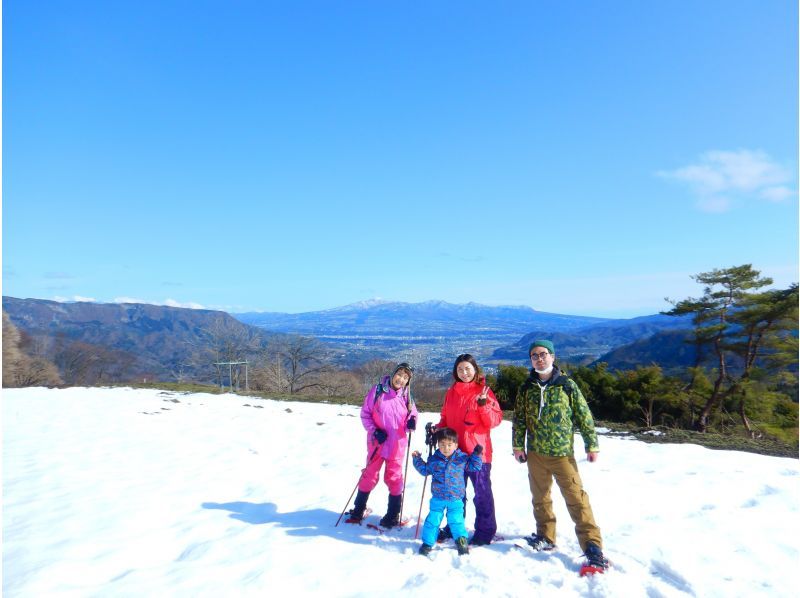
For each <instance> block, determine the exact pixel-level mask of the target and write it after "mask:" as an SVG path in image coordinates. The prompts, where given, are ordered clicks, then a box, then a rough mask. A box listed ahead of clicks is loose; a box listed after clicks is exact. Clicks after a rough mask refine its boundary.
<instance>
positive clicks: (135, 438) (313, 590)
mask: <svg viewBox="0 0 800 598" xmlns="http://www.w3.org/2000/svg"><path fill="white" fill-rule="evenodd" d="M2 404H3V405H2V417H3V595H4V596H8V597H12V596H23V597H28V596H137V597H139V596H152V595H161V596H224V595H229V596H232V595H266V594H268V593H269V594H270V595H293V596H308V595H316V594H325V595H327V596H359V595H368V594H371V593H374V592H382V593H384V594H385V595H391V596H400V595H402V596H416V595H421V594H423V593H424V594H425V595H427V596H463V595H465V593H466V592H468V591H474V592H477V593H479V594H480V595H486V596H523V595H539V596H614V597H635V596H647V597H656V596H726V597H727V596H773V597H774V596H798V595H800V580H799V579H798V577H797V570H796V567H797V565H798V563H799V562H800V559H798V557H799V556H800V529H799V528H800V526H799V523H800V515H798V509H799V508H800V500H798V499H799V498H800V468H798V461H797V460H796V459H784V458H776V457H764V456H759V455H753V454H747V453H739V452H733V451H710V450H707V449H704V448H701V447H698V446H693V445H662V444H644V443H641V442H638V441H635V440H626V439H620V438H602V437H601V454H600V460H599V461H598V462H597V463H594V464H590V463H588V462H586V460H585V458H584V457H580V458H579V465H580V468H581V475H582V476H583V479H584V483H585V486H586V489H587V491H588V493H589V495H590V497H591V501H592V506H593V508H594V512H595V516H596V518H597V521H598V523H599V525H600V526H601V528H602V530H603V537H604V543H605V550H606V554H607V556H608V557H609V558H610V559H611V561H612V562H613V568H612V569H611V570H610V571H609V572H608V573H607V574H605V575H598V576H595V577H593V578H580V577H579V576H578V574H577V570H578V566H579V563H580V561H581V559H580V550H579V548H578V544H577V541H576V539H575V535H574V533H573V530H572V524H571V522H570V520H569V516H568V515H567V512H566V509H565V507H564V504H563V501H562V500H561V498H560V494H558V493H557V490H556V489H555V488H554V490H555V492H556V493H555V495H554V498H555V505H556V509H557V511H556V512H557V515H558V521H559V531H558V545H559V549H558V550H557V551H555V552H554V553H550V554H533V553H530V552H527V551H524V550H520V549H518V548H515V547H514V546H513V543H514V541H515V540H519V538H520V537H521V536H523V535H525V534H528V533H530V532H531V531H532V530H533V529H534V522H533V515H532V512H531V505H530V494H529V491H528V483H527V476H526V469H525V467H524V466H522V465H518V464H517V463H516V462H515V461H514V460H513V459H512V458H511V456H510V434H511V426H510V423H509V422H504V423H503V424H502V425H501V426H500V427H499V428H498V429H497V430H496V431H495V432H494V433H493V441H494V445H495V458H494V465H493V471H492V478H493V485H494V491H495V500H496V502H497V519H498V524H499V534H502V536H503V537H504V538H505V539H504V540H503V541H499V542H496V543H494V544H492V545H491V546H488V547H480V548H473V549H472V553H471V554H470V555H468V556H465V557H459V556H458V555H457V553H456V551H455V549H454V548H453V547H452V545H450V546H440V547H437V549H435V550H434V552H433V554H432V558H431V559H430V560H429V559H427V558H424V557H420V556H418V555H417V553H416V552H417V548H418V546H419V541H418V540H415V539H414V532H415V523H416V516H417V511H418V509H419V506H420V495H421V492H422V486H423V478H422V476H420V475H419V474H417V473H416V472H415V471H414V470H413V467H411V466H409V477H408V486H407V491H406V507H405V509H404V513H405V515H409V514H411V515H412V523H411V524H410V525H409V526H408V527H406V528H403V529H401V530H397V531H391V532H388V533H385V534H378V533H377V532H375V531H373V530H370V529H369V528H367V527H366V526H364V527H360V526H354V525H346V524H344V523H342V524H340V525H339V526H338V527H335V526H334V524H335V523H336V520H337V518H338V517H339V514H340V513H341V511H342V510H343V509H344V507H345V501H347V498H348V496H350V493H351V492H352V490H353V488H354V486H355V484H356V481H357V479H358V476H359V473H360V469H361V467H362V466H363V463H364V459H365V456H366V455H365V454H364V432H363V430H362V428H361V424H360V421H359V419H358V417H357V415H358V409H357V408H356V407H350V406H336V405H319V404H308V403H287V402H279V401H269V400H267V401H265V400H259V399H252V398H246V397H240V396H234V395H223V396H216V395H209V394H178V393H170V392H161V391H156V390H133V389H98V388H91V389H86V388H72V389H65V390H48V389H42V388H27V389H13V390H3V393H2ZM427 421H434V422H435V421H438V416H437V415H434V414H423V415H422V417H421V424H423V425H424V424H425V423H426V422H427ZM420 427H422V426H420ZM412 445H413V447H414V448H418V449H419V450H420V451H422V452H423V453H425V454H427V450H426V448H425V446H424V432H423V431H421V430H420V431H419V432H417V433H416V434H415V435H414V438H413V442H412ZM576 446H577V447H580V448H581V450H582V442H581V441H580V439H579V438H576ZM429 489H430V485H429V484H428V492H426V496H425V501H424V507H423V511H422V517H423V519H424V517H425V514H426V512H427V502H428V498H429ZM386 499H387V492H386V487H385V485H383V482H381V483H380V485H379V486H378V488H377V489H376V491H375V492H373V494H372V496H371V498H370V506H371V507H372V508H373V509H374V511H375V512H374V513H373V515H372V516H371V518H372V520H373V521H374V522H377V519H378V517H379V516H380V515H382V514H383V512H384V510H385V508H386ZM473 520H474V511H473V510H472V508H471V503H470V509H469V511H468V515H467V523H468V527H469V526H470V525H471V524H472V522H473ZM476 595H477V594H476Z"/></svg>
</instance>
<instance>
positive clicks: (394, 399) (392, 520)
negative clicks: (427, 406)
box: [349, 363, 417, 527]
mask: <svg viewBox="0 0 800 598" xmlns="http://www.w3.org/2000/svg"><path fill="white" fill-rule="evenodd" d="M412 371H413V370H412V369H411V366H410V365H408V364H407V363H401V364H399V365H398V366H397V367H396V368H395V369H394V372H392V375H391V376H384V377H383V380H381V383H380V384H377V385H375V386H373V387H372V388H371V389H370V390H369V392H367V394H366V396H365V397H364V404H363V406H362V407H361V423H362V424H363V425H364V429H366V431H367V467H366V468H365V469H364V473H363V474H362V476H361V480H360V481H359V483H358V495H357V496H356V501H355V505H354V508H353V510H352V511H351V512H350V518H349V520H350V521H360V520H361V519H362V518H363V517H364V510H365V509H366V507H367V499H368V498H369V493H370V492H372V490H373V489H374V488H375V486H377V485H378V479H379V478H380V473H381V466H382V465H383V464H384V463H386V469H385V471H384V474H383V481H384V482H386V485H387V486H388V488H389V507H388V509H387V511H386V515H384V517H383V518H382V519H381V522H380V523H381V525H382V526H383V527H394V526H396V525H399V524H400V503H401V500H402V493H403V456H404V455H405V453H406V449H407V447H408V438H407V435H408V434H409V432H410V431H411V430H415V429H416V427H417V407H416V405H414V401H413V400H412V398H411V393H410V391H409V383H410V382H411V375H412Z"/></svg>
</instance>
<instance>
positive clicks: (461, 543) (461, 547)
mask: <svg viewBox="0 0 800 598" xmlns="http://www.w3.org/2000/svg"><path fill="white" fill-rule="evenodd" d="M456 548H457V549H458V554H459V555H464V554H469V546H468V545H467V538H466V537H464V536H461V537H460V538H459V539H458V540H456Z"/></svg>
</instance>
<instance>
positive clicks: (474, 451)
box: [472, 444, 483, 455]
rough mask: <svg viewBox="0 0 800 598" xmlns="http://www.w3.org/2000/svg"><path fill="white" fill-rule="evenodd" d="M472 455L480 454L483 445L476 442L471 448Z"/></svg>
mask: <svg viewBox="0 0 800 598" xmlns="http://www.w3.org/2000/svg"><path fill="white" fill-rule="evenodd" d="M472 454H473V455H482V454H483V447H482V446H481V445H480V444H476V445H475V448H474V449H472Z"/></svg>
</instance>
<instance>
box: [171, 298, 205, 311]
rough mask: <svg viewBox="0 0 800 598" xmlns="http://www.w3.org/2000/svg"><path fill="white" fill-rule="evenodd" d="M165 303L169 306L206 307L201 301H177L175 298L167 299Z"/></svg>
mask: <svg viewBox="0 0 800 598" xmlns="http://www.w3.org/2000/svg"><path fill="white" fill-rule="evenodd" d="M164 305H166V306H167V307H187V308H189V309H205V307H203V306H202V305H200V304H199V303H193V302H191V301H189V302H187V303H181V302H179V301H175V299H167V300H166V301H164Z"/></svg>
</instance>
